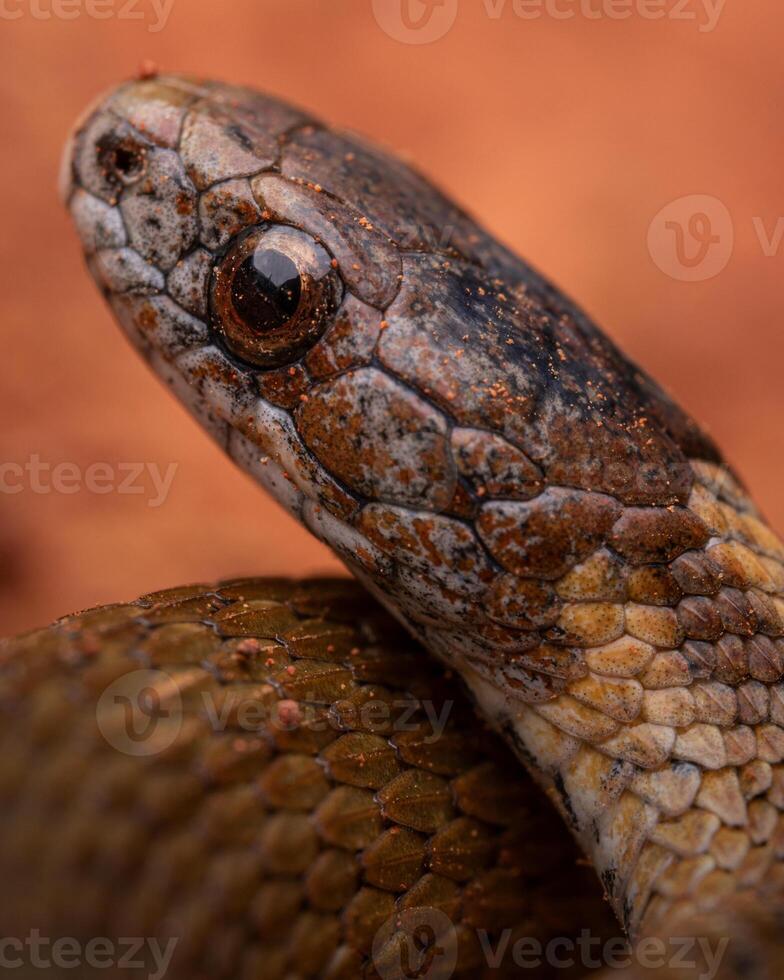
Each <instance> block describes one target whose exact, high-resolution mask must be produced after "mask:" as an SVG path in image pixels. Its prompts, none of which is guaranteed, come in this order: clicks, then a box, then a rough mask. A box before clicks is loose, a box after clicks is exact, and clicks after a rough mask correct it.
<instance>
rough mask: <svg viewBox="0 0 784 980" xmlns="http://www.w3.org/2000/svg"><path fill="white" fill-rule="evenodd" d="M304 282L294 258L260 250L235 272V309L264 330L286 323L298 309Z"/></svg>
mask: <svg viewBox="0 0 784 980" xmlns="http://www.w3.org/2000/svg"><path fill="white" fill-rule="evenodd" d="M301 292H302V285H301V282H300V278H299V272H298V271H297V267H296V265H294V263H293V262H292V261H291V259H290V258H289V257H288V256H287V255H284V254H283V253H282V252H277V251H275V249H272V248H267V249H257V250H256V251H255V252H254V253H253V255H251V256H249V257H248V258H247V259H245V261H244V262H243V263H242V265H241V266H240V267H239V269H237V271H236V272H235V274H234V281H233V283H232V286H231V299H232V303H233V304H234V309H235V310H236V311H237V313H238V314H239V316H240V317H242V319H243V320H244V321H245V323H247V324H248V326H250V327H253V328H254V329H255V330H258V331H260V332H262V333H265V332H266V331H268V330H274V329H275V328H276V327H281V326H283V324H284V323H286V321H287V320H290V319H291V317H292V316H294V314H295V313H296V312H297V307H298V306H299V299H300V294H301Z"/></svg>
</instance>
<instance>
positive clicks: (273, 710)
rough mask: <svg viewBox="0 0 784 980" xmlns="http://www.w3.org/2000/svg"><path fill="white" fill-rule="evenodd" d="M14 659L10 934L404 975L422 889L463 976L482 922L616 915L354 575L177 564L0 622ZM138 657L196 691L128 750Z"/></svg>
mask: <svg viewBox="0 0 784 980" xmlns="http://www.w3.org/2000/svg"><path fill="white" fill-rule="evenodd" d="M0 664H2V666H1V667H0V699H1V700H2V713H1V714H0V728H2V740H3V748H4V751H3V755H2V759H1V760H0V875H2V878H3V883H4V887H3V889H2V898H0V921H2V923H3V926H2V928H3V933H4V935H8V936H14V935H21V936H25V935H26V934H27V932H28V931H29V929H31V928H37V929H39V930H41V931H42V933H44V934H45V935H48V936H54V937H59V936H74V937H78V938H80V939H82V940H84V941H85V942H86V941H87V940H89V939H90V938H92V937H94V936H99V935H100V936H107V937H115V938H117V937H121V936H128V935H130V936H150V937H159V938H160V939H161V940H162V941H165V940H167V939H169V938H170V937H179V941H178V943H177V946H176V949H175V953H174V958H173V960H172V964H171V966H170V968H169V970H168V972H167V974H166V976H167V977H170V978H172V980H176V978H178V977H183V978H199V977H205V978H207V977H209V978H219V977H227V978H228V977H231V978H237V980H260V978H262V977H263V978H264V980H274V978H275V977H281V978H283V977H286V978H288V980H293V978H302V980H304V978H311V977H312V978H316V977H321V978H325V980H326V978H331V980H337V978H343V977H345V978H347V980H348V978H355V977H359V976H364V977H368V978H370V977H378V973H376V972H375V971H376V967H375V965H374V964H381V965H382V967H384V965H385V969H386V972H385V973H383V976H384V977H385V978H386V977H390V976H398V973H394V972H389V970H390V969H391V967H390V965H389V961H390V957H392V952H393V951H394V949H396V946H395V943H396V942H399V940H400V936H401V935H402V934H403V933H402V932H401V929H402V927H398V926H397V925H395V923H396V922H397V918H398V917H399V916H400V915H401V914H402V913H403V912H404V911H405V910H407V909H421V908H426V909H429V910H430V913H429V914H432V910H434V909H435V910H438V912H439V913H443V914H444V915H445V916H446V917H447V921H448V922H449V923H450V930H451V931H450V936H449V942H452V943H454V944H456V949H457V954H456V955H457V964H456V968H455V975H456V976H464V977H491V976H492V977H495V976H498V977H504V976H511V975H514V971H515V969H516V968H515V966H514V963H513V962H512V960H511V952H510V953H509V954H508V956H507V957H506V959H505V960H503V961H502V964H501V966H500V967H499V968H498V969H490V968H489V967H487V966H486V964H485V963H484V959H483V954H482V947H481V941H480V937H481V936H483V935H484V933H483V932H482V930H487V931H488V939H489V941H490V942H491V943H492V944H493V946H492V948H493V949H494V948H495V946H496V944H497V942H498V939H499V938H500V936H501V934H502V930H504V929H507V928H509V929H512V930H513V935H514V937H515V938H519V937H522V936H533V937H537V938H538V939H540V940H541V941H543V942H546V941H548V939H549V938H551V937H553V936H556V935H559V936H560V935H565V936H570V935H571V936H577V934H578V933H579V930H580V929H582V928H587V929H591V930H592V932H593V933H594V934H596V935H599V936H602V937H609V936H611V935H613V934H614V931H615V930H614V927H613V924H612V920H611V917H610V915H609V911H608V909H607V907H606V905H605V904H604V903H603V902H602V900H601V897H600V894H599V890H598V887H597V886H596V885H595V884H594V882H593V880H592V877H591V876H590V873H589V872H588V871H587V869H586V868H584V867H581V866H580V864H579V861H578V855H577V851H576V850H575V848H574V846H573V844H572V843H571V841H570V840H569V838H568V836H567V834H566V832H565V831H564V830H562V829H561V827H560V825H559V823H558V822H557V821H554V820H553V818H552V816H551V815H550V814H549V812H548V811H549V807H548V804H547V803H546V801H543V800H541V799H539V797H538V791H537V790H536V789H535V788H534V787H533V786H532V785H531V784H530V782H529V780H528V779H527V778H525V777H524V776H523V774H522V773H521V772H520V771H519V767H518V765H517V763H516V762H515V761H514V760H513V759H512V758H511V757H510V755H509V753H508V752H507V750H506V749H505V747H504V746H503V745H502V743H501V742H500V741H499V739H498V738H496V737H495V736H493V735H491V734H490V733H489V732H488V731H486V730H485V729H484V727H483V726H482V725H481V723H479V722H478V720H477V719H476V718H475V716H474V715H473V712H472V710H471V708H470V707H469V705H468V704H467V703H466V699H465V695H464V694H463V693H462V692H461V691H460V690H459V688H458V687H457V686H456V685H455V684H454V683H453V682H451V681H446V680H444V679H443V678H442V677H440V676H439V673H438V671H437V670H435V669H432V668H431V667H430V664H429V661H428V659H427V658H426V657H424V656H422V654H421V651H419V650H417V649H416V647H415V645H414V643H413V641H411V640H409V639H408V638H407V636H406V635H405V634H403V633H402V632H401V630H400V628H399V627H398V626H397V625H396V624H395V623H394V622H393V621H391V620H390V619H389V618H388V616H387V615H386V614H385V613H384V612H382V611H381V610H380V609H379V608H378V607H376V606H375V604H374V603H373V602H372V600H370V599H369V598H368V597H366V595H365V594H364V593H363V592H362V590H361V589H360V588H359V586H356V585H354V584H353V583H351V582H349V581H346V580H335V581H330V580H322V581H318V580H313V581H304V582H287V581H281V580H265V579H251V580H245V581H234V582H230V583H222V584H218V585H216V586H214V587H209V586H203V585H198V586H192V587H191V586H188V587H184V588H180V589H170V590H167V591H165V592H161V593H157V594H151V595H147V596H144V597H142V598H141V599H139V600H138V601H137V602H135V603H129V604H125V605H117V606H107V607H104V608H102V609H95V610H91V611H89V612H86V613H82V614H80V615H77V616H71V617H66V618H64V619H62V620H60V621H58V622H57V623H56V624H55V625H54V626H52V627H50V628H49V629H45V630H39V631H36V632H34V633H30V634H27V635H25V636H22V637H19V638H18V639H12V640H7V641H4V642H3V643H2V645H0ZM138 670H151V671H157V672H160V673H156V674H154V675H151V677H150V679H149V680H148V681H146V682H145V683H148V684H150V685H151V686H152V687H153V688H154V689H155V690H157V691H158V694H159V696H160V698H161V702H160V703H161V704H162V705H165V704H169V705H172V704H175V703H176V704H177V705H178V707H177V708H176V709H175V710H174V716H173V717H174V719H175V722H176V728H175V729H174V730H173V733H172V736H171V738H169V737H166V738H165V739H164V740H163V741H162V742H161V744H160V745H159V746H158V751H156V752H155V753H154V754H149V755H142V756H138V757H135V756H132V755H128V754H126V753H125V752H124V751H121V748H122V746H123V745H125V744H126V743H125V742H122V741H121V742H118V743H114V742H112V741H111V733H112V732H115V734H116V733H118V732H120V733H121V732H123V731H124V730H125V729H124V728H123V723H124V716H123V714H122V710H121V708H119V707H116V706H115V707H111V706H110V707H108V708H107V707H106V706H105V705H104V706H102V707H101V706H98V705H99V702H100V698H101V695H102V693H103V692H104V691H105V690H106V688H107V687H108V685H109V684H112V683H115V684H118V683H120V684H121V683H122V681H123V678H132V677H133V673H134V672H135V671H138ZM172 684H173V685H174V686H175V688H176V690H177V691H178V694H177V699H176V702H173V701H171V699H169V700H168V701H167V700H166V697H167V695H166V691H167V689H169V688H170V687H171V685H172ZM121 690H124V689H121ZM128 690H129V691H130V690H131V688H128ZM170 693H171V692H170V691H169V695H170ZM205 699H207V700H205ZM101 704H103V702H101ZM207 704H209V705H210V710H209V711H208V710H207V709H206V708H205V705H207ZM425 704H428V705H430V704H432V711H431V715H430V716H428V714H427V713H426V711H425V709H424V705H425ZM442 711H445V712H446V714H445V716H444V717H445V718H446V725H445V727H444V728H443V731H440V729H439V727H438V726H437V725H436V727H435V728H434V725H433V721H432V719H433V718H434V717H435V718H440V717H441V712H442ZM210 712H211V713H212V714H211V713H210ZM432 712H435V713H436V714H435V715H433V713H432ZM210 717H212V718H213V719H215V718H220V719H222V723H221V724H220V725H217V724H215V723H214V721H211V720H210ZM96 719H98V724H96ZM166 723H167V722H166V720H165V717H164V716H161V724H163V725H164V726H165V724H166ZM107 733H109V734H107ZM164 734H165V733H164ZM155 737H156V735H155V734H153V735H151V738H153V739H154V738H155ZM152 744H157V743H151V745H152ZM118 746H120V748H118ZM751 778H752V777H751V774H750V775H749V779H751ZM554 883H557V889H556V888H554ZM561 892H562V894H560V893H561ZM77 896H78V900H76V901H75V900H74V899H75V897H77ZM390 922H391V923H392V926H389V923H390ZM385 926H386V928H387V931H388V936H387V934H386V933H383V934H382V940H383V937H384V936H386V940H385V941H379V940H377V938H376V937H377V935H378V934H379V930H381V929H382V928H383V927H385ZM374 941H375V942H376V946H375V947H374ZM510 949H511V947H510ZM126 972H127V971H126ZM552 972H553V975H554V972H555V971H552ZM102 975H104V976H105V975H107V974H106V971H103V972H102ZM117 975H125V974H124V973H123V971H122V970H118V971H117ZM399 975H400V976H402V974H399ZM541 975H550V974H549V973H547V972H546V971H543V973H542V974H541Z"/></svg>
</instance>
